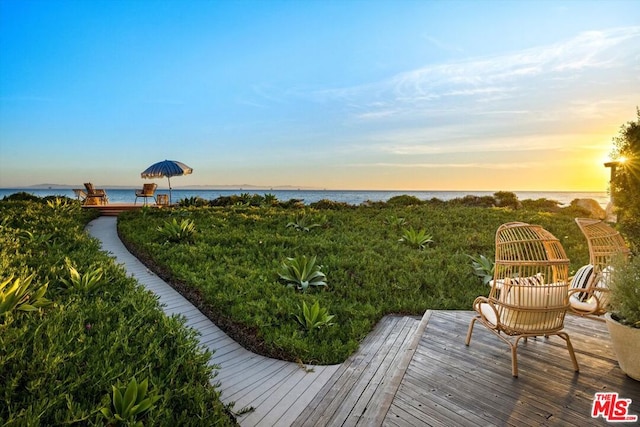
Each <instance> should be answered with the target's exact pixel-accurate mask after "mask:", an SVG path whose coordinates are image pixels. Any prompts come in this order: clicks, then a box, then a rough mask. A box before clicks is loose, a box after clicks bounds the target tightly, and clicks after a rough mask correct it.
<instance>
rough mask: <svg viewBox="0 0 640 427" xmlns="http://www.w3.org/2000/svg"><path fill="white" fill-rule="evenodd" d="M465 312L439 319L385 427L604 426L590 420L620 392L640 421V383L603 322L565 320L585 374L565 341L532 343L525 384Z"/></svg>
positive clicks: (523, 370) (503, 348)
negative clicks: (598, 405)
mask: <svg viewBox="0 0 640 427" xmlns="http://www.w3.org/2000/svg"><path fill="white" fill-rule="evenodd" d="M472 315H473V314H472V313H471V312H466V311H436V312H434V313H433V315H432V316H431V318H430V319H429V323H428V325H427V327H426V329H425V332H424V334H423V335H422V337H421V339H420V342H419V345H418V348H417V349H416V351H415V354H414V356H413V359H412V360H411V363H410V364H409V366H408V368H407V370H406V373H405V375H404V377H403V379H402V382H401V384H400V387H399V388H398V390H397V392H396V394H395V397H394V399H393V402H392V404H391V407H390V408H389V411H388V413H387V415H386V418H385V419H384V422H383V424H384V425H387V426H416V425H429V426H452V425H456V426H478V425H501V426H502V425H513V426H540V425H556V426H591V425H593V426H601V425H607V423H606V422H605V421H604V420H603V419H602V418H597V419H593V418H591V409H592V402H593V398H594V394H595V393H597V392H617V393H619V395H620V398H626V399H631V400H632V404H631V411H630V412H631V413H632V414H635V415H638V414H640V382H638V381H634V380H632V379H630V378H629V377H627V376H626V375H624V374H623V373H622V371H621V370H620V369H619V367H618V364H617V362H616V360H615V357H614V354H613V350H612V348H611V342H610V339H609V334H608V332H607V328H606V325H605V323H604V322H599V321H597V320H593V319H584V318H579V317H575V316H567V318H566V322H565V330H566V331H567V332H568V333H569V335H570V337H571V342H572V344H573V347H574V350H575V352H576V357H577V359H578V363H579V365H580V372H579V373H574V372H573V369H572V365H571V361H570V359H569V353H568V351H567V349H566V347H565V346H564V343H563V341H562V340H561V339H559V338H557V337H551V338H549V339H544V338H541V339H529V341H528V342H527V343H523V344H521V345H520V346H519V348H518V366H519V377H518V378H513V377H512V376H511V356H510V351H509V349H508V346H507V345H506V344H505V343H503V342H502V341H500V340H499V339H498V338H497V337H496V336H495V335H493V334H491V333H490V332H488V331H487V330H486V329H485V328H484V327H482V326H478V325H476V327H475V329H474V333H473V338H472V340H471V344H470V346H469V347H466V346H465V345H464V340H465V336H466V333H467V327H468V325H469V321H470V319H471V317H472Z"/></svg>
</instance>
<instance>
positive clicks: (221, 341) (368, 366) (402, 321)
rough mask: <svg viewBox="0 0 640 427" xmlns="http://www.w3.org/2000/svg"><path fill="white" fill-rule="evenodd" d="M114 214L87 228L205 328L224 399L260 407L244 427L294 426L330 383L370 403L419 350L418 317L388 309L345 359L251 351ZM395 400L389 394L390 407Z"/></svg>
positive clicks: (168, 305) (173, 310) (168, 308)
mask: <svg viewBox="0 0 640 427" xmlns="http://www.w3.org/2000/svg"><path fill="white" fill-rule="evenodd" d="M116 221H117V218H116V217H113V216H102V217H100V218H98V219H96V220H94V221H92V222H91V223H90V224H89V225H88V226H87V230H88V232H89V234H91V235H92V236H94V237H96V238H97V239H99V240H100V241H101V242H102V249H103V250H105V251H107V252H109V253H110V254H111V255H112V256H114V257H115V258H116V262H117V263H119V264H122V265H123V266H124V267H125V269H126V270H127V272H128V273H129V274H130V275H131V276H133V277H135V278H136V279H137V280H138V282H140V283H141V284H142V285H143V286H145V288H147V289H149V290H150V291H152V292H154V293H155V294H156V295H158V297H159V300H160V302H161V303H162V304H163V305H164V307H163V309H164V311H165V312H166V313H167V314H168V315H172V314H179V315H183V316H185V318H186V320H187V321H186V324H187V326H189V327H192V328H194V329H196V330H198V331H199V332H200V335H201V336H200V342H201V343H202V344H203V346H205V347H207V348H209V349H211V350H213V351H214V354H213V357H212V359H211V363H212V364H216V365H219V366H220V369H219V370H218V374H217V376H216V377H215V379H214V382H219V383H220V390H221V391H222V400H223V402H225V403H229V402H235V410H240V409H242V408H244V407H253V408H254V410H253V411H252V412H250V413H248V414H246V415H242V416H241V417H239V423H240V425H242V426H269V427H271V426H289V425H292V424H293V423H294V422H295V420H296V418H298V416H299V415H300V413H301V412H302V411H303V410H305V409H306V408H308V407H310V405H313V404H314V402H316V401H317V399H318V396H324V395H327V394H329V395H330V396H334V395H335V393H333V392H331V390H329V389H327V386H326V385H327V384H329V385H331V387H333V386H335V385H338V386H340V387H342V389H341V390H340V394H339V396H340V397H344V395H345V394H346V393H349V392H350V389H351V388H353V389H354V390H355V389H357V390H359V391H360V392H361V393H362V394H363V397H362V398H361V399H360V402H361V404H363V405H366V404H367V402H368V401H369V400H371V399H372V398H373V397H374V396H376V397H377V396H378V394H379V392H380V391H381V390H383V388H384V386H385V385H386V383H385V379H386V378H387V377H388V376H393V375H395V376H396V379H397V381H399V378H400V376H401V375H399V374H401V373H402V372H401V371H399V370H398V369H397V368H398V366H399V365H398V363H399V362H400V361H402V362H403V363H404V364H403V365H402V366H405V367H406V365H407V364H408V361H409V360H410V357H407V354H410V353H412V351H413V350H414V349H415V347H413V348H412V349H411V348H408V347H409V346H410V344H411V343H412V339H413V337H414V336H416V333H415V332H416V330H417V329H418V328H419V325H420V319H416V318H412V317H398V316H387V317H385V318H384V319H383V321H381V322H379V324H378V325H377V326H376V328H375V330H374V331H373V332H372V333H371V334H370V336H369V337H367V339H365V340H364V341H363V343H362V344H361V347H360V350H359V352H358V353H357V354H356V355H354V357H353V358H352V359H350V360H349V361H348V362H345V363H344V364H342V365H331V366H306V367H302V366H300V365H298V364H296V363H291V362H284V361H282V360H276V359H271V358H267V357H264V356H260V355H257V354H255V353H252V352H250V351H248V350H246V349H244V348H243V347H241V346H240V345H239V344H238V343H236V342H235V341H233V340H232V339H231V338H229V337H228V336H227V335H226V334H225V333H224V332H222V331H221V330H220V329H219V328H218V327H217V326H216V325H214V324H213V323H212V322H211V321H210V320H209V319H208V318H207V317H206V316H205V315H204V314H202V313H201V312H200V311H199V310H198V309H197V308H196V307H194V306H193V305H192V304H191V303H190V302H189V301H187V300H186V299H185V298H184V297H183V296H182V295H180V294H179V293H178V292H176V291H175V290H174V289H173V288H172V287H171V286H169V285H168V284H167V283H166V282H164V281H163V280H162V279H160V278H159V277H158V276H157V275H155V274H154V273H153V272H151V271H150V270H149V269H147V268H146V267H145V266H144V265H143V264H142V263H141V262H140V261H138V259H136V258H135V257H134V256H133V255H131V254H130V253H129V252H128V251H127V249H126V248H125V247H124V245H123V244H122V242H121V241H120V239H119V238H118V234H117V231H116ZM355 382H357V383H358V384H357V385H356V386H354V385H353V383H355ZM331 387H330V388H331ZM396 387H397V384H396ZM365 397H366V399H365ZM348 401H349V402H352V401H351V400H348ZM389 403H390V400H388V402H387V407H388V404H389ZM342 410H344V407H343V408H342ZM344 415H345V416H346V415H349V414H348V413H346V414H344Z"/></svg>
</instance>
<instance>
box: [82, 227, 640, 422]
mask: <svg viewBox="0 0 640 427" xmlns="http://www.w3.org/2000/svg"><path fill="white" fill-rule="evenodd" d="M87 229H88V231H89V232H90V234H92V235H93V236H95V237H97V238H98V239H100V240H101V241H102V245H103V249H104V250H106V251H108V252H111V254H112V255H113V256H115V257H116V261H117V262H118V263H120V264H123V265H124V267H125V268H126V269H127V271H128V272H129V273H130V274H131V275H133V276H134V277H135V278H136V279H137V280H138V281H139V282H140V283H141V284H143V285H144V286H145V287H147V288H148V289H149V290H151V291H153V292H154V293H156V294H157V295H158V297H159V299H160V302H161V303H162V304H164V310H165V312H166V313H167V314H181V315H184V316H185V318H186V319H187V325H188V326H190V327H193V328H195V329H197V330H198V331H200V333H201V338H200V340H201V342H202V344H203V346H206V347H207V348H209V349H211V350H215V353H214V355H213V357H212V360H211V363H214V364H217V365H219V366H220V370H219V371H218V375H217V377H216V378H215V379H214V382H219V383H220V390H221V391H222V399H223V401H224V402H226V403H228V402H236V406H235V409H236V410H239V409H241V408H243V407H248V406H252V407H254V408H255V410H254V411H253V412H251V413H249V414H247V415H243V416H241V417H239V420H238V421H239V423H240V425H242V426H290V425H295V426H343V425H344V426H355V425H361V426H379V425H384V426H407V427H408V426H447V427H450V426H477V425H500V426H502V425H513V426H521V425H525V426H526V425H530V426H534V425H535V426H538V425H557V426H572V425H575V426H589V425H594V426H600V425H607V423H606V422H605V421H604V420H603V419H602V418H598V419H593V418H591V415H590V414H591V405H592V401H593V397H594V394H595V393H596V392H617V393H619V395H620V398H626V399H631V400H632V404H631V408H630V409H631V411H630V413H631V414H636V415H638V414H640V382H636V381H634V380H631V379H630V378H628V377H626V376H625V375H624V374H623V373H622V372H621V371H620V369H619V368H618V365H617V362H616V361H615V357H614V355H613V351H612V349H611V344H610V341H609V335H608V332H607V330H606V325H605V324H604V322H598V321H595V320H590V319H582V318H577V317H573V316H568V317H567V321H566V330H567V332H569V334H570V336H571V340H572V343H573V346H574V349H575V352H576V357H577V358H578V363H579V364H580V370H581V371H580V373H578V374H575V373H574V372H573V369H572V366H571V362H570V360H569V355H568V352H567V350H566V347H564V345H563V342H562V341H561V340H559V339H558V338H557V337H552V338H550V339H548V340H547V339H538V340H534V339H530V340H529V341H528V342H527V343H522V344H521V345H520V346H519V350H518V362H519V371H520V372H519V375H520V376H519V378H513V377H512V376H511V359H510V351H509V349H508V347H507V346H506V344H504V343H503V342H502V341H500V340H499V339H497V338H496V337H495V336H494V335H493V334H491V333H489V332H488V331H486V330H485V329H484V328H483V327H482V326H481V325H476V328H475V330H474V334H473V339H472V341H471V345H470V346H469V347H466V346H465V345H464V338H465V335H466V332H467V327H468V325H469V321H470V319H471V317H472V315H473V314H472V312H470V311H433V312H432V311H427V312H426V313H425V315H424V316H423V317H422V319H419V318H413V317H407V316H404V317H402V316H386V317H385V318H384V319H383V320H382V321H381V322H379V324H378V325H377V326H376V328H375V329H374V331H373V332H372V333H371V334H370V335H369V336H368V337H367V338H366V339H365V340H364V341H363V342H362V344H361V346H360V349H359V350H358V352H357V353H356V354H354V355H352V356H351V357H350V358H349V359H348V360H347V361H346V362H344V363H343V364H341V365H333V366H309V367H307V369H302V367H300V366H298V365H297V364H294V363H290V362H283V361H280V360H275V359H270V358H267V357H263V356H259V355H257V354H254V353H251V352H249V351H247V350H245V349H244V348H242V347H241V346H240V345H239V344H237V343H235V342H234V341H233V340H231V339H230V338H229V337H228V336H227V335H226V334H224V333H223V332H222V331H221V330H220V329H219V328H217V327H216V326H215V325H214V324H213V323H212V322H211V321H209V320H208V319H207V318H206V317H205V316H204V315H203V314H202V313H200V311H198V309H197V308H195V307H194V306H193V305H191V303H189V302H188V301H187V300H186V299H184V298H183V297H182V296H181V295H180V294H178V293H177V292H176V291H175V290H173V288H171V287H170V286H169V285H168V284H166V283H165V282H164V281H162V280H161V279H160V278H159V277H158V276H156V275H155V274H154V273H152V272H151V271H149V270H148V269H147V268H146V267H145V266H144V265H142V264H141V263H140V262H139V261H138V260H137V259H136V258H135V257H133V256H132V255H131V254H130V253H129V252H128V251H127V250H126V248H125V247H124V245H122V243H121V242H120V240H119V239H118V236H117V232H116V218H115V217H100V218H98V219H96V220H94V221H92V222H91V223H90V224H89V226H88V227H87Z"/></svg>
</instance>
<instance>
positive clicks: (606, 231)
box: [569, 218, 631, 320]
mask: <svg viewBox="0 0 640 427" xmlns="http://www.w3.org/2000/svg"><path fill="white" fill-rule="evenodd" d="M575 221H576V223H577V224H578V227H579V228H580V230H581V231H582V234H584V236H585V237H586V239H587V243H588V245H589V265H586V266H584V267H582V268H581V269H580V270H579V271H578V273H577V274H576V276H574V278H573V280H572V281H571V287H570V289H569V303H570V305H571V312H572V313H574V314H577V315H579V316H590V317H594V318H598V319H600V320H604V319H603V318H601V317H600V318H599V317H597V316H602V315H603V314H604V313H605V312H606V311H607V305H608V303H609V285H608V281H609V277H610V273H611V271H612V267H611V264H612V261H613V260H614V258H616V257H617V256H622V257H628V256H629V254H630V253H631V251H630V250H629V248H628V247H627V244H626V243H625V241H624V239H623V238H622V236H621V235H620V233H619V232H617V231H616V230H615V229H613V228H612V227H610V226H609V225H608V224H606V223H605V222H603V221H601V220H598V219H592V218H576V219H575Z"/></svg>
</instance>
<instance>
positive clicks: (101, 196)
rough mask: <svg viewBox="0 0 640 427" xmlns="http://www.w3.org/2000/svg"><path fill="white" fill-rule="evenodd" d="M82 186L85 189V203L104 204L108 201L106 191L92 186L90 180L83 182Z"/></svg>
mask: <svg viewBox="0 0 640 427" xmlns="http://www.w3.org/2000/svg"><path fill="white" fill-rule="evenodd" d="M84 188H86V189H87V197H86V198H85V200H84V204H85V205H106V204H107V203H109V198H108V197H107V193H106V191H104V190H102V189H98V188H94V187H93V184H92V183H90V182H85V183H84Z"/></svg>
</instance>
